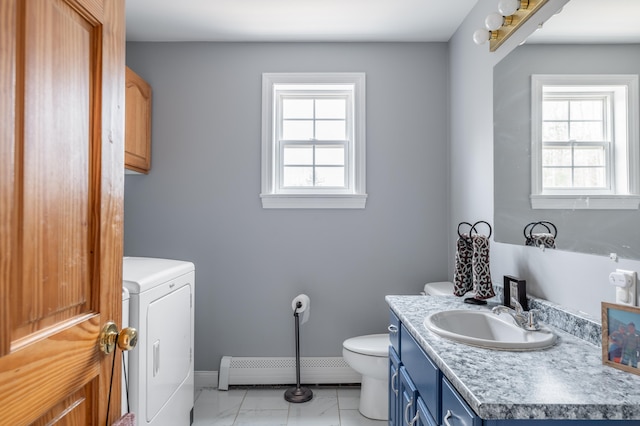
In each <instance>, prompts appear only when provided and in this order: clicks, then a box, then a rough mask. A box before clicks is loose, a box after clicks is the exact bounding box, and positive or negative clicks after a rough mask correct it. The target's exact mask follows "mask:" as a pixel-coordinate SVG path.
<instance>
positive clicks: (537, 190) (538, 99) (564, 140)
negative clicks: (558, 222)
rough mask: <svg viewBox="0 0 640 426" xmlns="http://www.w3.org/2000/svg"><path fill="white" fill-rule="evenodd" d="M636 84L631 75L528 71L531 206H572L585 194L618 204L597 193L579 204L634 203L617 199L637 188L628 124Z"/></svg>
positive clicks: (634, 145) (638, 170)
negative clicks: (530, 123)
mask: <svg viewBox="0 0 640 426" xmlns="http://www.w3.org/2000/svg"><path fill="white" fill-rule="evenodd" d="M637 85H638V77H637V76H633V75H533V76H532V95H533V96H532V194H531V197H532V207H533V208H566V206H567V203H571V205H572V206H573V207H574V208H576V200H585V199H588V198H585V197H589V196H601V197H608V198H609V199H616V202H615V205H616V206H617V207H612V206H613V203H610V202H608V201H607V198H602V199H601V200H599V201H601V202H599V203H591V202H588V203H583V207H582V208H637V201H633V202H630V203H629V205H628V206H624V203H622V204H621V203H619V201H618V200H617V199H619V198H623V197H628V196H630V195H636V194H637V193H638V189H639V188H638V185H637V182H638V178H639V177H640V164H639V161H638V159H637V156H636V155H633V153H634V152H636V153H637V152H638V150H639V147H638V137H637V133H638V132H637V129H634V128H632V127H631V126H630V125H629V123H630V122H631V121H630V119H629V116H630V114H632V111H637V104H638V96H637V94H636V93H635V92H637V90H636V89H637ZM559 196H562V197H561V198H560V197H559ZM621 205H622V206H623V207H621ZM578 208H580V207H579V206H578Z"/></svg>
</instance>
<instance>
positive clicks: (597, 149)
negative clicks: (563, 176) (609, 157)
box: [573, 146, 606, 167]
mask: <svg viewBox="0 0 640 426" xmlns="http://www.w3.org/2000/svg"><path fill="white" fill-rule="evenodd" d="M573 155H574V164H575V165H576V166H600V167H604V165H605V158H606V156H605V150H604V147H602V146H594V147H582V146H581V147H576V148H575V151H574V154H573Z"/></svg>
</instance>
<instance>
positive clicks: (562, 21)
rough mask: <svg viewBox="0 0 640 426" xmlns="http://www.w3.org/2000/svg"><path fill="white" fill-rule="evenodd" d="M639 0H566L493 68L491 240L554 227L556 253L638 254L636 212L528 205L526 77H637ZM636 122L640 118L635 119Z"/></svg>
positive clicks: (518, 240)
mask: <svg viewBox="0 0 640 426" xmlns="http://www.w3.org/2000/svg"><path fill="white" fill-rule="evenodd" d="M639 22H640V0H606V1H604V0H570V1H569V3H567V4H566V5H565V6H564V8H563V10H562V11H561V12H559V13H558V14H557V15H555V16H553V17H552V18H551V19H549V20H548V21H547V22H546V23H545V24H544V26H543V28H541V29H540V30H538V31H536V33H534V34H533V35H532V36H531V37H529V39H528V40H527V41H526V43H524V44H523V45H521V46H519V47H517V48H516V49H515V50H513V51H512V52H511V53H510V54H509V55H507V56H506V57H505V58H504V59H503V60H502V61H500V62H499V63H498V64H497V65H496V66H495V68H494V77H493V78H494V101H493V107H494V229H495V237H494V238H495V240H496V241H498V242H504V243H509V244H520V245H521V244H524V243H525V235H524V229H525V227H526V225H527V224H529V223H532V222H537V221H542V220H544V221H549V222H552V223H553V224H554V225H555V226H556V227H557V238H556V246H557V249H559V250H568V251H575V252H581V253H591V254H599V255H609V254H610V253H616V254H617V255H618V256H619V257H621V258H628V259H640V210H638V209H634V210H584V209H564V210H558V209H554V210H550V209H536V210H533V209H532V208H531V201H530V197H529V196H530V194H531V157H530V154H531V75H532V74H636V75H638V74H640V24H639ZM634 119H635V120H640V116H637V115H636V116H635V117H634Z"/></svg>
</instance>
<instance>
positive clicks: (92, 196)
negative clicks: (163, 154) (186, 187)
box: [0, 0, 124, 426]
mask: <svg viewBox="0 0 640 426" xmlns="http://www.w3.org/2000/svg"><path fill="white" fill-rule="evenodd" d="M0 55H1V56H0V280H1V281H0V425H11V426H15V425H26V424H60V425H104V424H105V422H106V421H107V394H108V391H109V380H110V374H111V363H112V359H113V357H112V356H106V355H104V354H102V353H101V352H99V350H98V347H97V339H98V334H99V331H100V329H101V327H102V325H103V324H104V323H105V322H106V321H108V320H114V321H116V323H117V324H119V323H120V317H121V304H122V297H121V288H122V281H121V275H122V230H123V223H122V222H123V218H122V216H123V186H124V177H123V167H124V160H123V157H124V153H123V152H124V151H123V146H124V145H123V144H124V142H123V140H124V0H0ZM119 366H120V364H119V363H116V368H119ZM116 371H117V372H119V371H120V370H116ZM119 379H120V375H119V374H115V377H114V385H113V388H114V394H113V396H112V400H111V409H110V418H109V420H108V424H111V423H112V421H113V420H114V419H116V418H117V416H118V414H119V406H120V404H119V402H120V399H119V392H117V391H118V390H119V389H120V387H119V383H120V380H119Z"/></svg>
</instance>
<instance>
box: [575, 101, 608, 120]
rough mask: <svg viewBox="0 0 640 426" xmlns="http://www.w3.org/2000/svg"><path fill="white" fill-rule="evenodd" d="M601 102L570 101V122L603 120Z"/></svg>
mask: <svg viewBox="0 0 640 426" xmlns="http://www.w3.org/2000/svg"><path fill="white" fill-rule="evenodd" d="M602 102H603V101H601V100H578V101H571V120H599V121H602V119H603V112H604V111H603V109H602V108H603V103H602Z"/></svg>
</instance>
